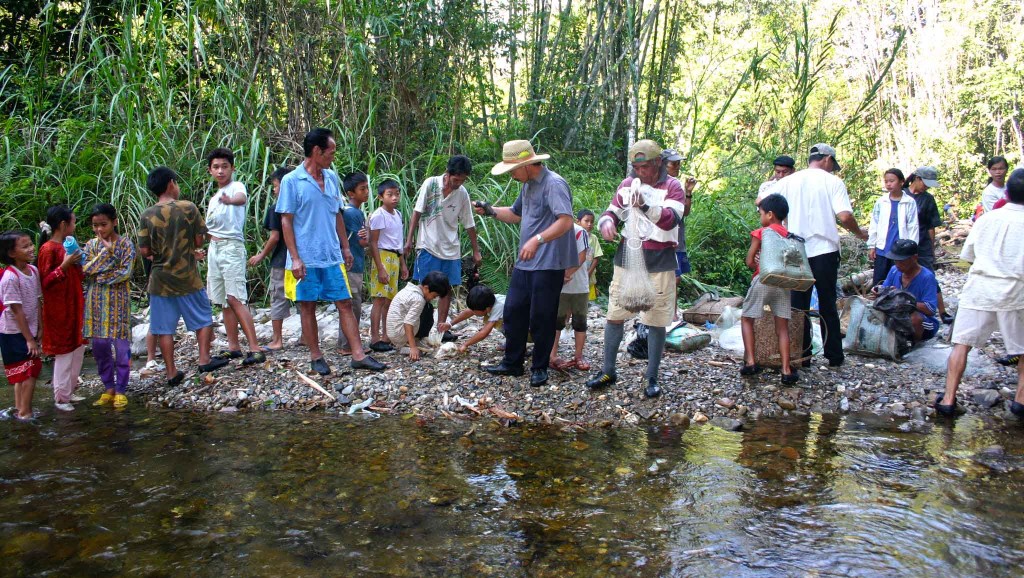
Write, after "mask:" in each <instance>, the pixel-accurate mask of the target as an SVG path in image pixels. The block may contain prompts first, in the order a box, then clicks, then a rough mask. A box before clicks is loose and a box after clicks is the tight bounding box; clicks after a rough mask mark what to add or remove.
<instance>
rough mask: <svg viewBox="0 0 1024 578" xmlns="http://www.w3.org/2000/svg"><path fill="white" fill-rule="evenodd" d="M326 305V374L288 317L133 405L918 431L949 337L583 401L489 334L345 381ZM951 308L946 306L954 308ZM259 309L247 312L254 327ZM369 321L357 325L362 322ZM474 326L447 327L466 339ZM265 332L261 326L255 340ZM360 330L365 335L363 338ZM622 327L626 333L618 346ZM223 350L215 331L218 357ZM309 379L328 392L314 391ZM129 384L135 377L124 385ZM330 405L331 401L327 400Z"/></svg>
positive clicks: (968, 403) (635, 375)
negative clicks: (855, 425) (787, 380)
mask: <svg viewBox="0 0 1024 578" xmlns="http://www.w3.org/2000/svg"><path fill="white" fill-rule="evenodd" d="M964 278H965V274H964V273H962V272H961V271H959V270H958V269H954V268H949V269H943V270H940V273H939V279H940V282H941V283H942V285H943V288H944V292H945V294H946V295H947V302H948V303H950V305H953V304H954V303H955V299H954V298H953V297H952V296H955V295H957V294H958V292H959V290H960V287H961V286H962V284H963V280H964ZM332 310H333V308H327V309H324V310H323V311H322V312H321V319H322V324H321V328H327V329H328V330H327V331H325V333H326V334H327V335H326V336H325V337H324V338H323V343H324V346H325V347H324V351H325V355H326V358H327V360H328V363H329V364H330V365H331V367H332V369H333V370H334V371H333V373H332V374H331V375H329V376H327V377H320V376H319V375H316V374H312V373H311V372H310V371H309V362H308V352H307V350H306V349H305V348H304V347H302V346H298V345H295V344H294V341H295V339H296V336H297V335H298V333H297V328H298V317H297V316H293V317H292V318H291V319H289V320H288V321H287V322H286V328H285V329H286V341H287V342H290V345H288V346H287V347H286V348H285V349H284V350H282V351H280V352H276V353H274V354H271V355H268V361H267V362H266V363H265V364H262V365H256V366H252V367H242V366H241V365H240V363H239V362H234V363H233V364H232V365H229V366H228V367H225V368H223V369H220V370H218V371H216V372H214V373H212V374H202V375H201V374H197V373H195V363H194V362H193V361H191V360H194V359H195V349H196V348H195V338H194V335H192V334H189V335H181V336H180V337H181V338H180V340H179V341H178V346H177V358H178V361H179V366H180V367H181V368H182V369H183V370H184V371H186V372H191V373H190V374H189V376H188V378H187V379H186V380H185V382H184V383H183V384H181V385H180V386H178V387H174V388H168V387H167V386H166V383H165V380H164V377H163V375H162V373H161V374H160V375H159V376H155V377H139V378H137V379H133V380H132V384H131V386H130V391H129V395H130V396H131V397H132V399H133V402H134V403H143V402H144V403H150V404H156V405H160V406H165V407H170V408H176V409H186V410H196V411H226V412H233V411H254V410H281V409H287V410H295V411H312V410H321V411H327V412H336V413H337V412H340V413H347V412H348V411H349V410H350V408H352V407H353V406H364V405H366V404H365V402H367V401H369V400H372V401H371V402H370V404H369V406H367V409H368V410H370V411H373V412H375V413H378V414H394V415H402V416H410V415H415V416H419V417H420V418H422V419H431V418H439V417H440V418H452V419H462V418H464V419H484V418H488V419H489V418H494V419H499V420H503V421H505V422H514V421H531V422H541V423H554V424H563V425H574V426H581V427H582V426H595V425H596V426H610V425H620V424H636V423H640V422H641V421H647V420H649V421H651V422H654V423H667V422H671V423H675V424H677V425H678V424H682V423H688V422H696V423H699V422H702V421H705V420H710V421H712V423H715V424H716V425H720V426H722V427H726V428H728V429H737V428H739V427H741V426H742V424H743V422H744V421H745V420H747V419H753V418H757V417H758V416H773V415H782V414H786V413H817V412H824V413H830V412H872V413H878V414H888V415H892V416H894V417H898V418H911V419H910V421H909V422H908V424H909V425H908V426H907V427H916V426H915V425H914V424H915V423H918V422H924V421H926V420H927V419H929V417H930V416H931V415H932V413H933V410H932V409H931V408H930V407H929V404H930V402H931V401H932V398H933V396H934V392H936V391H939V390H941V389H942V386H943V383H944V381H943V380H944V374H945V357H946V356H947V355H948V352H949V346H948V343H947V342H946V339H947V336H948V331H949V327H948V326H947V327H944V328H943V330H942V332H941V333H940V339H938V340H933V341H931V342H929V343H927V344H925V345H924V346H923V347H921V348H920V349H918V350H915V351H914V352H913V353H912V354H911V355H909V356H908V357H907V358H906V359H904V361H902V362H900V363H896V362H893V361H889V360H885V359H877V358H865V357H858V356H854V355H848V356H847V358H846V363H844V364H843V365H842V366H841V367H838V368H828V367H826V366H825V364H824V363H823V361H822V359H821V358H820V357H817V358H815V363H814V364H813V365H812V367H810V368H806V369H803V370H801V372H800V373H801V382H800V384H799V386H790V387H786V386H783V385H781V384H780V382H779V374H778V372H776V371H771V370H768V371H766V372H764V373H762V374H760V375H758V376H756V377H755V378H753V379H751V378H741V377H740V375H739V368H740V365H741V362H742V356H741V355H740V354H738V353H735V352H731V351H728V350H725V349H722V348H720V347H719V346H718V344H717V343H713V344H712V345H710V346H708V347H706V348H704V349H701V350H698V351H696V352H692V353H677V352H671V351H668V352H666V355H665V358H664V360H663V362H662V365H661V375H660V381H661V384H662V389H663V391H664V393H663V395H662V396H661V397H660V398H657V399H653V400H648V399H645V398H644V397H643V395H642V389H643V372H644V369H645V367H646V361H642V360H635V359H633V358H631V357H630V356H629V354H628V353H626V352H625V345H626V343H625V342H624V343H623V346H622V350H621V351H620V354H619V356H620V358H619V364H618V367H619V381H618V383H617V384H615V385H614V386H612V387H610V388H608V389H606V390H602V391H596V392H594V391H589V390H588V389H587V388H586V386H585V382H586V379H587V378H588V375H589V373H590V372H587V373H584V372H581V371H577V370H569V371H566V372H561V371H554V370H552V371H551V379H550V381H549V383H548V384H547V385H545V386H543V387H539V388H532V387H530V386H529V382H528V380H529V377H528V375H527V376H524V377H520V378H511V377H493V376H491V375H489V374H487V373H486V372H484V371H483V370H482V369H481V365H486V364H490V363H497V362H498V361H499V360H500V358H501V350H500V346H501V343H502V342H501V338H500V336H499V337H494V335H493V334H492V336H491V337H489V338H488V339H487V340H485V341H484V342H483V343H481V344H478V345H477V346H476V347H475V348H473V349H472V350H471V351H470V353H469V354H467V355H465V356H459V357H455V358H446V359H437V358H435V357H433V356H432V355H430V354H425V355H424V356H423V358H422V359H421V360H420V361H418V362H410V361H409V360H408V357H407V356H404V355H400V354H398V353H390V354H384V355H380V354H376V357H377V359H379V360H380V361H383V362H385V363H386V364H387V365H388V369H387V370H385V371H383V372H380V373H370V372H365V371H355V372H354V371H352V370H351V369H349V367H348V361H349V358H348V357H343V356H341V355H340V354H338V353H336V352H335V350H334V347H333V345H334V343H335V339H336V337H335V336H334V335H333V334H332V333H331V329H333V331H334V332H336V331H337V321H336V319H337V318H336V313H333V312H332ZM951 310H954V311H955V307H951ZM265 317H266V315H265V312H263V311H259V312H257V315H256V318H257V321H258V322H260V321H261V320H263V319H264V318H265ZM364 317H365V316H364ZM603 325H604V324H603V317H602V313H601V311H600V310H599V309H598V308H597V307H596V306H592V308H591V312H590V328H589V334H588V340H587V346H586V358H587V360H588V361H589V362H590V363H591V365H592V366H594V367H595V368H597V367H599V365H600V357H601V343H602V334H603ZM475 330H476V327H475V326H473V325H471V324H467V325H464V326H462V327H459V328H456V333H457V334H459V335H460V336H461V337H462V338H463V339H465V338H466V337H468V336H469V335H472V333H473V332H474V331H475ZM268 331H269V323H268V322H263V323H260V325H259V333H260V334H261V338H262V335H263V334H265V333H267V332H268ZM364 333H365V331H364ZM628 333H629V332H628V330H627V335H628ZM222 346H223V337H222V334H218V338H217V343H216V344H215V349H217V348H220V347H222ZM571 347H572V346H571V344H570V343H569V342H568V341H565V340H563V342H562V355H563V357H566V356H568V355H569V354H570V352H571ZM1003 353H1004V352H1003V351H1002V344H1001V342H1000V340H999V339H998V338H995V339H993V341H992V342H991V343H990V344H989V347H987V348H986V350H985V351H980V352H972V355H971V358H970V360H969V364H968V365H969V367H968V370H969V375H968V376H967V377H966V378H965V380H964V384H963V387H962V388H961V392H960V396H959V398H960V399H959V400H958V401H959V403H960V404H962V405H963V406H964V407H965V408H966V409H967V410H968V411H969V412H989V413H1003V412H1006V410H1005V406H1006V405H1007V401H1006V400H1007V399H1009V398H1012V395H1013V391H1014V389H1015V386H1016V370H1015V368H1013V369H1011V368H1004V367H1001V366H999V365H997V364H995V363H994V362H993V361H992V360H993V359H994V358H995V357H997V356H999V355H1002V354H1003ZM300 373H301V374H302V375H304V376H306V377H308V378H309V379H310V380H312V381H313V382H315V383H317V384H318V385H320V386H321V387H322V388H323V389H324V390H325V391H326V392H327V393H328V394H329V395H325V394H324V393H322V392H320V391H318V390H317V389H315V388H314V387H312V386H311V385H310V382H309V381H307V380H305V379H302V378H300V377H299V374H300ZM133 377H135V375H134V374H133ZM83 379H84V380H85V381H86V382H87V384H88V385H91V386H93V387H95V388H96V389H97V390H98V388H99V383H98V381H97V380H96V378H95V375H91V376H90V375H84V376H83ZM332 398H333V399H332Z"/></svg>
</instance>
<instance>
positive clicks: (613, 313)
mask: <svg viewBox="0 0 1024 578" xmlns="http://www.w3.org/2000/svg"><path fill="white" fill-rule="evenodd" d="M661 152H662V150H661V146H660V145H658V143H656V142H654V141H652V140H640V141H637V142H636V143H634V144H633V146H631V147H630V148H629V162H630V163H631V164H632V166H633V172H632V174H631V175H630V176H629V177H626V178H625V179H624V180H623V181H622V183H620V184H619V188H618V191H616V193H615V196H614V197H612V202H611V203H610V204H609V205H608V210H606V211H605V212H604V213H603V214H602V215H601V218H600V219H599V220H598V228H599V229H600V230H601V236H602V237H603V238H604V240H605V241H609V242H610V241H614V240H615V237H616V229H617V228H618V227H619V225H622V224H624V223H625V222H626V220H627V219H629V218H646V220H649V221H650V223H651V224H652V225H653V226H651V227H650V232H649V233H648V234H647V235H645V236H646V237H647V238H646V239H643V240H642V244H641V248H642V251H643V256H644V264H645V265H646V266H647V273H648V275H650V277H651V281H652V282H653V284H654V288H655V292H656V297H655V301H654V306H653V307H652V308H651V309H649V310H647V311H644V312H643V313H641V314H640V321H641V323H643V324H645V325H647V326H648V327H649V328H650V332H649V333H648V337H647V373H646V377H647V387H646V388H645V389H644V395H645V396H647V397H657V396H658V395H661V388H660V387H658V367H659V366H660V364H661V355H662V353H663V352H664V351H665V332H666V327H668V326H669V325H670V324H671V323H672V316H673V314H674V313H675V307H676V274H675V272H676V254H675V250H676V244H677V243H678V238H679V234H678V227H679V224H680V223H681V222H682V220H683V214H684V212H685V210H686V209H685V201H686V196H685V193H684V191H683V186H682V185H681V184H680V183H679V180H678V179H676V178H674V177H671V176H669V175H668V171H667V168H666V166H665V163H664V162H663V161H662V158H661ZM634 178H637V179H640V183H641V184H642V185H647V187H648V188H647V189H645V191H647V192H648V194H646V195H644V194H632V189H633V179H634ZM640 213H643V216H641V215H640ZM627 241H628V239H626V237H625V236H623V238H622V240H621V241H620V242H619V246H618V248H617V249H616V250H615V257H614V264H615V269H614V273H613V274H612V282H611V285H610V286H609V287H608V315H607V323H606V324H605V326H604V364H603V366H602V368H601V372H600V373H598V374H597V375H595V376H594V377H593V378H591V379H590V380H589V381H588V382H587V387H590V388H592V389H596V388H601V387H606V386H609V385H611V384H613V383H615V381H616V379H617V374H616V370H615V360H616V355H617V354H618V351H619V344H620V343H621V342H622V335H623V331H624V326H623V324H624V323H625V321H626V320H627V319H632V318H633V316H634V313H633V312H632V311H629V310H628V309H626V308H625V307H623V305H622V297H623V291H624V290H626V289H627V287H625V286H624V285H623V276H624V275H625V273H626V269H625V268H624V267H623V252H624V249H625V243H626V242H627Z"/></svg>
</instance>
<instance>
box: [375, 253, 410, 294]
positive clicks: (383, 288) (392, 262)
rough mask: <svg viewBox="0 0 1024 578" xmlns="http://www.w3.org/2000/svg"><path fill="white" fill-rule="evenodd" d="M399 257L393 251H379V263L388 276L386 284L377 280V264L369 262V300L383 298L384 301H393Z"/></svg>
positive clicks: (396, 289)
mask: <svg viewBox="0 0 1024 578" xmlns="http://www.w3.org/2000/svg"><path fill="white" fill-rule="evenodd" d="M401 258H402V257H401V255H399V254H398V253H395V252H394V251H383V250H382V251H381V252H380V261H381V263H383V264H384V271H385V272H386V273H387V274H388V282H387V283H386V284H385V283H381V282H380V281H379V280H378V279H377V264H376V263H374V262H373V261H370V269H369V271H368V274H369V276H370V299H375V298H377V297H383V298H385V299H394V298H395V295H396V294H397V293H398V273H399V269H400V268H399V265H398V263H399V262H398V260H399V259H401Z"/></svg>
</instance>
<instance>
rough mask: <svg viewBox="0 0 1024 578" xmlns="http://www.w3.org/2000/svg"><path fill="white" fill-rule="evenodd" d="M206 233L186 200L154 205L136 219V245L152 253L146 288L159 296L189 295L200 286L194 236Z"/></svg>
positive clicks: (200, 218) (201, 218)
mask: <svg viewBox="0 0 1024 578" xmlns="http://www.w3.org/2000/svg"><path fill="white" fill-rule="evenodd" d="M205 234H206V222H205V221H204V220H203V217H202V216H201V215H200V214H199V209H198V208H197V207H196V206H195V205H193V204H192V203H190V202H188V201H181V200H178V201H171V202H170V203H160V204H158V205H154V206H152V207H150V208H148V209H146V211H145V212H144V213H142V217H140V218H139V248H140V249H143V248H145V249H149V251H150V253H152V255H153V269H152V272H151V273H150V275H149V285H148V291H149V293H150V294H152V295H159V296H161V297H180V296H182V295H190V294H192V293H195V292H196V291H199V290H200V289H202V288H203V287H204V285H203V280H202V278H201V277H200V276H199V270H198V269H197V268H196V256H195V253H194V251H195V249H196V241H195V239H196V236H198V235H205Z"/></svg>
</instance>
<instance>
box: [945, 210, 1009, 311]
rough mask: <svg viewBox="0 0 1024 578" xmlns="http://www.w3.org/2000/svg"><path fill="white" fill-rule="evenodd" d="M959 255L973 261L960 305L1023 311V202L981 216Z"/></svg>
mask: <svg viewBox="0 0 1024 578" xmlns="http://www.w3.org/2000/svg"><path fill="white" fill-rule="evenodd" d="M960 258H961V259H963V260H965V261H969V262H971V263H972V265H971V270H970V271H969V272H968V274H967V282H966V283H964V288H963V291H961V292H960V306H961V307H967V308H968V309H978V310H981V311H1022V310H1024V205H1018V204H1015V203H1007V204H1006V205H1004V206H1003V207H1002V208H1001V209H998V210H995V211H990V212H988V213H985V214H984V215H982V216H980V217H978V220H977V221H976V222H975V223H974V227H973V228H972V229H971V233H970V234H969V235H967V240H966V241H964V248H963V250H962V251H961V252H960Z"/></svg>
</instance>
